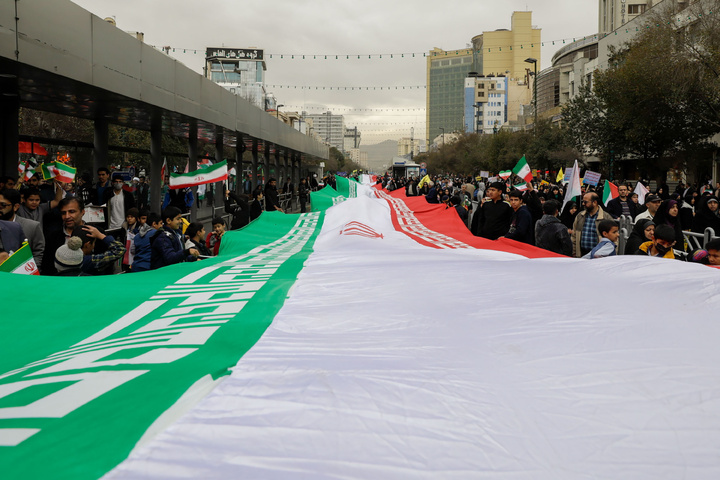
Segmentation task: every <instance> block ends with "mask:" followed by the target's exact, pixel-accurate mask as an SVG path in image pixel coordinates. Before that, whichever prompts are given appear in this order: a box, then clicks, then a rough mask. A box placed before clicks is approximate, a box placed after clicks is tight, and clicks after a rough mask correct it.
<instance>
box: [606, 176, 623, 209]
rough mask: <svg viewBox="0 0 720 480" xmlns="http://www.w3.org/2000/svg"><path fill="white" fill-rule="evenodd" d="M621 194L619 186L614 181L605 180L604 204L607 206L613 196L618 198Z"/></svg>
mask: <svg viewBox="0 0 720 480" xmlns="http://www.w3.org/2000/svg"><path fill="white" fill-rule="evenodd" d="M619 196H620V192H618V187H617V185H615V184H614V183H612V182H608V181H607V180H605V188H603V205H605V206H606V207H607V204H608V202H609V201H610V200H612V199H613V198H617V197H619Z"/></svg>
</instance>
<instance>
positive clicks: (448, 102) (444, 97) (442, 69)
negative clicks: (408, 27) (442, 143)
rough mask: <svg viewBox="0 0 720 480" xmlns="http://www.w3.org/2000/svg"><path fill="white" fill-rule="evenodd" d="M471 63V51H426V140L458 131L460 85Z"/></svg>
mask: <svg viewBox="0 0 720 480" xmlns="http://www.w3.org/2000/svg"><path fill="white" fill-rule="evenodd" d="M473 61H474V58H473V52H472V49H464V50H450V51H445V50H442V49H440V48H435V49H433V50H431V51H430V54H429V55H428V57H427V93H426V111H425V116H426V122H427V123H426V124H427V133H426V135H427V138H428V139H430V138H435V137H437V136H438V135H440V134H441V133H442V132H443V131H445V132H448V133H449V132H453V131H462V128H463V127H462V121H463V84H464V81H465V77H466V76H467V74H468V73H469V72H471V71H473V70H474V66H473V65H474V63H473ZM428 141H429V140H428Z"/></svg>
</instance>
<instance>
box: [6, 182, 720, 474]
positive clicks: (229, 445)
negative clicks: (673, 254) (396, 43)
mask: <svg viewBox="0 0 720 480" xmlns="http://www.w3.org/2000/svg"><path fill="white" fill-rule="evenodd" d="M312 203H313V212H311V213H307V214H301V215H285V214H282V213H279V212H272V213H268V212H265V213H263V214H262V215H261V216H260V218H259V219H257V220H256V221H254V222H252V223H251V224H250V225H248V226H247V227H245V228H244V229H242V230H239V231H233V232H228V233H227V234H226V236H225V237H223V242H222V247H221V251H220V255H219V256H218V257H215V258H213V259H208V260H203V261H200V262H196V263H191V264H181V265H175V266H171V267H167V268H165V269H162V270H157V271H151V272H144V273H138V274H125V275H119V276H114V277H95V278H90V277H78V278H47V277H35V276H32V277H31V276H22V275H11V274H0V282H3V283H2V285H3V290H4V292H5V296H6V297H5V298H12V299H17V300H18V301H17V302H6V303H5V304H4V305H3V320H2V322H3V335H2V336H0V352H2V355H1V356H0V367H1V373H0V445H2V446H0V471H2V472H3V474H2V478H22V479H25V478H43V479H44V478H53V479H90V478H100V477H103V478H107V479H161V478H202V479H206V478H223V479H225V478H263V479H267V478H270V479H287V478H346V479H352V478H357V479H365V478H398V479H407V478H411V479H414V478H417V479H431V478H432V479H435V478H443V479H445V478H458V479H460V478H462V479H465V478H512V479H533V480H535V479H553V480H554V479H577V478H633V479H648V480H649V479H653V480H655V479H658V478H683V477H684V478H709V479H714V478H718V476H719V475H720V462H718V461H717V458H719V455H720V443H718V442H717V441H716V439H717V437H718V435H719V434H720V391H718V389H717V388H716V385H718V384H720V369H719V368H718V367H717V365H720V351H719V350H718V349H717V347H716V343H717V339H718V338H720V325H719V324H718V322H716V321H714V318H713V317H712V315H709V314H708V312H713V311H716V310H717V309H718V307H720V295H714V294H713V292H716V291H718V289H719V288H720V272H719V271H718V270H715V269H711V268H708V267H703V266H700V265H693V264H688V263H683V262H677V261H670V260H663V259H655V258H647V257H637V256H626V257H609V258H605V259H599V260H581V259H570V258H564V257H559V256H554V255H550V254H548V252H545V251H543V250H540V249H537V248H535V247H532V246H529V245H525V244H521V243H518V242H514V241H511V240H500V241H495V242H493V241H489V240H485V239H481V238H477V237H473V236H472V235H470V234H469V233H468V231H467V227H465V226H464V225H463V223H462V222H461V221H460V220H459V218H458V217H457V214H456V212H455V211H454V210H446V209H444V206H441V205H430V204H428V203H427V202H425V200H424V199H423V198H418V197H412V198H406V197H404V192H403V191H402V190H399V191H398V190H396V191H393V192H391V193H388V192H386V191H384V190H370V189H368V194H367V195H365V194H362V195H359V196H358V197H357V198H349V199H348V198H345V197H344V196H342V195H340V194H339V193H338V192H335V191H333V190H332V189H331V188H330V187H325V189H323V190H321V191H320V192H314V193H313V194H312ZM581 284H582V285H585V286H584V287H583V286H579V285H581ZM589 285H602V286H603V287H602V292H601V295H600V296H598V291H596V290H593V288H594V287H590V286H589ZM68 292H76V293H75V294H73V297H72V302H68ZM33 293H36V294H33ZM40 293H41V294H40ZM29 298H32V302H27V301H22V300H23V299H29ZM601 298H605V299H608V298H609V299H612V301H611V302H608V301H603V300H602V299H601ZM660 299H663V300H662V301H661V300H660ZM673 299H678V301H674V300H673ZM680 300H682V301H680ZM639 306H642V308H640V307H639Z"/></svg>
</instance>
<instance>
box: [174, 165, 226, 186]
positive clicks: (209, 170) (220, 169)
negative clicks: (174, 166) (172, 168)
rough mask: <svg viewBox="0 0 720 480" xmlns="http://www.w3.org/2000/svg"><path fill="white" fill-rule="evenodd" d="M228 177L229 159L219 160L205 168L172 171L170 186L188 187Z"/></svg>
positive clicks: (219, 180)
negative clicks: (181, 171)
mask: <svg viewBox="0 0 720 480" xmlns="http://www.w3.org/2000/svg"><path fill="white" fill-rule="evenodd" d="M227 178H228V168H227V160H223V161H222V162H218V163H216V164H215V165H211V166H209V167H205V168H199V169H198V170H195V171H194V172H188V173H171V174H170V188H172V189H177V188H186V187H194V186H196V185H204V184H206V183H215V182H221V181H223V180H225V179H227Z"/></svg>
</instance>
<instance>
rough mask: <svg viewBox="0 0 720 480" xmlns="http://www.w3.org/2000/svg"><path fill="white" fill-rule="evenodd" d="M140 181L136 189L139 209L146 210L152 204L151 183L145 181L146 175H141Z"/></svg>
mask: <svg viewBox="0 0 720 480" xmlns="http://www.w3.org/2000/svg"><path fill="white" fill-rule="evenodd" d="M138 181H139V182H140V183H138V185H137V190H136V191H135V197H136V199H137V202H136V203H137V207H138V209H139V210H145V209H147V208H148V207H149V206H150V185H148V184H147V183H146V182H145V176H144V175H140V178H138Z"/></svg>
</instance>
